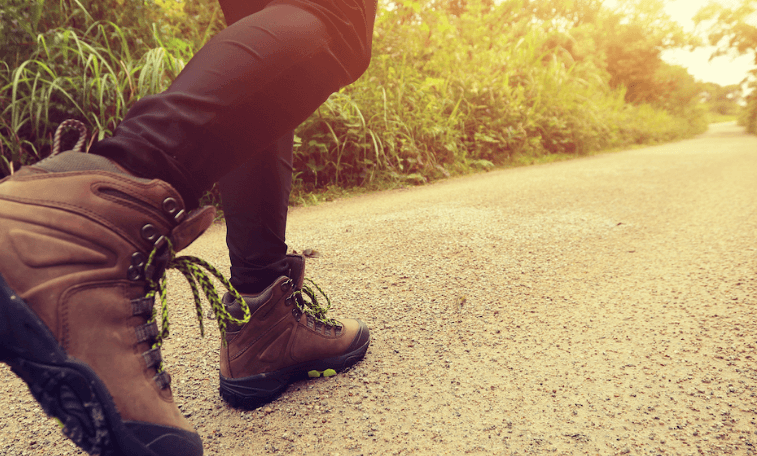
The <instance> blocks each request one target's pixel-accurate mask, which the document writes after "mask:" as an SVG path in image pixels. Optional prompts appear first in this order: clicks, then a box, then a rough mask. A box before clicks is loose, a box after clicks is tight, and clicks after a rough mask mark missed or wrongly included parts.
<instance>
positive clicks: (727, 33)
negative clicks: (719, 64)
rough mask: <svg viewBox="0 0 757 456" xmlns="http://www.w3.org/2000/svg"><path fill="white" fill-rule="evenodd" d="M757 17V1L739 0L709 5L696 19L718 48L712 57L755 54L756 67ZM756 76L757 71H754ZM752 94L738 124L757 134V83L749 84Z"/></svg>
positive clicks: (756, 62)
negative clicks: (756, 22) (756, 21)
mask: <svg viewBox="0 0 757 456" xmlns="http://www.w3.org/2000/svg"><path fill="white" fill-rule="evenodd" d="M756 14H757V0H740V2H738V3H737V4H736V5H734V6H733V7H726V6H723V5H721V4H719V3H710V4H709V5H707V6H705V7H704V8H702V9H701V10H700V11H699V12H698V13H697V15H696V16H695V17H694V21H695V22H696V23H697V24H699V25H706V26H707V28H708V32H709V34H708V38H709V40H710V44H712V45H713V46H717V50H716V51H715V53H714V54H713V57H717V56H720V55H727V54H733V53H735V54H740V55H745V54H752V55H754V59H755V64H757V26H755V25H754V23H755V22H754V19H755V15H756ZM751 74H752V76H755V75H757V69H753V70H752V71H751ZM748 87H749V89H750V92H751V93H750V94H749V95H748V96H747V97H746V106H745V107H744V109H743V110H742V112H741V114H740V117H739V122H740V123H741V124H742V125H745V126H746V127H747V131H749V132H750V133H754V134H757V93H755V90H754V89H755V88H757V82H755V80H754V78H752V80H751V81H749V84H748Z"/></svg>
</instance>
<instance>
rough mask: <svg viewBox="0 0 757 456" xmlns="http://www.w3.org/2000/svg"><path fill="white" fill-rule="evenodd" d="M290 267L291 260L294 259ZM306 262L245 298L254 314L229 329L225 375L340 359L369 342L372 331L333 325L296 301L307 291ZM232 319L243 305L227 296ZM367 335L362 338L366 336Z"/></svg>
mask: <svg viewBox="0 0 757 456" xmlns="http://www.w3.org/2000/svg"><path fill="white" fill-rule="evenodd" d="M289 260H290V263H291V262H292V260H296V259H293V258H291V256H290V258H289ZM303 273H304V260H303V259H302V258H301V257H300V260H299V261H294V265H293V267H292V272H290V276H292V278H289V277H285V276H282V277H280V278H279V279H278V280H276V281H275V282H274V283H273V284H271V285H270V286H269V287H268V288H266V289H265V290H264V291H263V292H262V293H260V294H258V295H254V296H243V298H244V300H245V302H247V305H248V306H249V308H250V311H251V312H252V317H251V318H250V322H249V323H247V324H245V325H243V326H236V325H230V326H229V327H228V329H227V333H226V343H227V344H226V346H223V344H222V347H221V375H222V376H224V377H226V378H244V377H249V376H253V375H258V374H261V373H265V372H274V371H278V370H281V369H285V368H287V367H290V366H293V365H297V364H300V363H305V362H308V361H312V360H316V359H324V358H330V357H334V356H340V355H342V354H344V353H347V352H349V351H351V350H354V349H355V348H357V347H358V346H361V345H363V344H365V343H366V341H367V337H368V334H367V330H363V329H361V323H360V322H359V321H358V320H352V319H345V320H342V321H339V322H337V323H338V324H336V325H330V324H326V323H323V322H322V321H319V320H318V319H316V318H314V317H313V316H312V315H310V314H308V313H305V312H303V311H302V310H301V307H300V306H298V305H297V303H296V297H295V291H296V290H298V289H299V288H300V287H302V283H303V275H304V274H303ZM224 302H225V304H226V305H227V309H228V310H229V312H230V313H231V314H232V315H239V312H240V310H239V303H237V302H235V301H234V300H233V298H232V297H231V296H230V295H226V296H225V297H224ZM363 331H364V332H365V334H362V332H363Z"/></svg>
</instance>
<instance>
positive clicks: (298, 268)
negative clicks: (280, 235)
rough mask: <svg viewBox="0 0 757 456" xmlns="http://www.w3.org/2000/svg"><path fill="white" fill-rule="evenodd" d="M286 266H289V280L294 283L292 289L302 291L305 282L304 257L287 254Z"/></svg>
mask: <svg viewBox="0 0 757 456" xmlns="http://www.w3.org/2000/svg"><path fill="white" fill-rule="evenodd" d="M286 262H287V265H288V266H289V274H288V276H289V278H290V279H292V281H293V282H294V288H295V289H296V290H300V289H302V285H303V283H304V282H305V257H304V256H302V255H299V254H296V253H294V254H292V253H290V254H288V255H287V258H286Z"/></svg>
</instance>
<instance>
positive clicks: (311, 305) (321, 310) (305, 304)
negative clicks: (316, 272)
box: [294, 278, 341, 326]
mask: <svg viewBox="0 0 757 456" xmlns="http://www.w3.org/2000/svg"><path fill="white" fill-rule="evenodd" d="M305 280H306V281H308V282H310V283H311V284H312V285H313V286H314V287H315V289H316V290H318V292H319V293H320V294H321V296H323V297H324V298H326V305H325V306H323V305H321V304H320V303H319V302H318V298H317V296H316V293H315V291H313V289H312V288H310V287H309V286H308V285H303V286H302V288H301V289H300V290H295V292H294V297H295V300H294V301H295V302H296V303H297V307H299V309H300V311H301V312H302V313H305V314H308V315H310V316H311V317H313V318H315V319H316V320H318V321H320V322H322V323H325V324H327V325H329V326H341V325H340V324H339V322H338V321H336V320H334V319H331V318H328V317H327V316H326V312H328V311H329V309H331V299H329V297H328V295H327V294H326V292H324V291H323V290H322V289H321V287H319V286H318V284H317V283H315V282H314V281H313V280H312V279H310V278H305ZM306 297H307V299H305V298H306Z"/></svg>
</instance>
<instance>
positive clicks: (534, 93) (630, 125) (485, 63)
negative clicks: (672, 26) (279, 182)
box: [0, 0, 706, 191]
mask: <svg viewBox="0 0 757 456" xmlns="http://www.w3.org/2000/svg"><path fill="white" fill-rule="evenodd" d="M0 1H5V2H7V4H9V5H12V6H13V8H15V9H12V12H11V13H7V14H6V13H3V14H4V16H2V18H0V19H1V20H0V23H1V24H2V25H1V26H2V27H4V28H3V30H8V29H9V28H12V27H18V25H14V24H18V21H16V22H14V21H11V20H8V18H9V17H11V16H13V17H16V18H18V17H25V18H29V17H31V18H34V19H33V20H31V22H30V24H31V25H29V26H28V27H27V28H25V29H24V32H23V34H24V36H25V38H23V39H21V38H13V39H9V38H7V36H6V38H5V39H6V42H10V41H13V43H11V44H12V46H10V47H9V48H8V49H12V51H8V52H6V54H4V57H3V61H2V65H1V66H0V101H2V103H0V109H2V117H1V118H0V132H2V142H0V154H1V155H2V157H3V165H4V166H3V169H2V173H3V174H8V173H11V172H13V170H14V169H18V167H19V166H21V165H24V164H29V163H33V162H34V161H36V160H38V159H40V158H42V157H44V156H46V155H47V154H48V153H49V152H48V151H49V149H50V145H51V141H52V133H53V131H54V129H55V127H56V126H57V124H58V123H59V122H61V121H62V120H64V119H66V118H69V117H73V118H77V119H80V120H82V121H84V122H85V123H87V124H88V125H89V126H90V128H91V130H93V131H94V133H95V137H97V138H102V137H104V136H107V135H110V134H112V132H113V130H114V129H115V127H116V125H117V124H118V122H119V121H120V120H121V119H122V118H123V116H124V115H125V113H126V112H127V110H128V109H129V107H130V106H131V105H132V104H133V103H134V102H135V101H136V100H138V99H139V98H140V97H142V96H145V95H148V94H151V93H156V92H159V91H162V90H164V89H165V88H166V87H167V86H168V85H169V84H170V82H171V81H172V80H173V78H174V77H175V76H176V75H177V74H178V72H179V71H180V70H181V69H182V68H183V66H184V64H185V63H186V61H187V60H188V59H189V58H191V56H192V54H193V52H194V51H195V50H196V49H199V47H200V46H201V45H202V44H203V43H204V42H205V41H206V40H207V39H208V37H209V36H211V35H212V34H213V33H215V32H216V31H217V30H219V29H220V28H221V27H222V26H223V24H222V18H221V14H220V10H219V9H218V7H217V5H215V3H214V2H211V0H201V1H200V4H202V5H207V8H199V7H198V5H195V4H193V3H192V2H183V3H178V2H176V1H175V0H154V2H149V3H145V2H142V1H137V0H110V1H109V2H99V3H98V2H95V1H94V0H88V1H86V2H85V1H83V0H82V1H81V2H80V1H77V0H73V1H71V2H69V1H67V0H61V1H60V2H59V3H56V4H55V5H56V6H54V7H51V8H49V9H48V8H44V9H40V8H39V5H41V3H29V2H21V1H20V0H0ZM114 4H118V5H120V6H119V8H115V7H113V6H114ZM21 5H26V6H21ZM35 5H37V6H35ZM107 5H110V7H111V8H110V9H112V10H113V11H111V10H110V9H109V8H107V7H106V6H107ZM440 5H442V6H440ZM443 5H446V4H445V3H440V4H433V3H428V2H424V3H421V2H419V1H413V0H404V1H397V2H394V3H392V4H391V5H389V6H385V7H384V8H382V9H381V10H380V14H379V17H378V18H377V24H376V29H375V34H374V57H373V60H372V63H371V65H370V67H369V69H368V70H367V72H366V74H365V75H364V76H363V77H362V78H361V79H360V80H359V81H357V82H356V83H355V84H353V85H351V86H349V87H346V88H344V89H342V90H341V91H339V92H338V93H335V94H334V95H332V96H331V97H330V98H329V99H328V100H327V101H326V103H324V104H323V105H322V106H321V107H320V108H319V109H318V110H317V111H316V112H315V113H314V114H313V115H312V116H311V117H310V118H309V119H307V120H306V121H305V122H304V123H303V124H302V125H301V126H300V127H299V128H298V129H297V131H296V135H297V137H296V148H295V156H294V158H295V185H296V188H297V189H298V191H312V190H315V189H319V188H324V187H330V186H340V187H354V186H372V185H385V184H386V183H395V184H396V183H400V184H402V183H407V184H418V183H424V182H428V181H429V180H433V179H437V178H441V177H445V176H450V175H454V174H463V173H468V172H473V171H476V170H481V169H488V168H491V167H492V166H496V165H502V164H507V163H510V162H513V161H520V160H522V159H523V158H524V157H539V156H544V155H550V154H585V153H589V152H592V151H597V150H601V149H606V148H614V147H622V146H626V145H632V144H646V143H655V142H660V141H667V140H672V139H676V138H681V137H686V136H691V135H692V134H696V133H698V132H700V131H703V130H704V128H706V122H705V120H704V119H705V117H704V113H703V112H702V110H701V109H699V108H698V107H697V106H696V104H694V103H693V102H691V101H689V102H685V103H684V102H683V101H679V102H678V105H674V106H669V107H667V108H666V109H662V108H661V107H659V106H652V105H633V104H629V103H627V102H626V101H625V99H624V98H625V91H624V90H623V89H622V88H620V89H612V88H610V86H609V84H608V81H609V75H608V73H607V72H606V71H605V69H604V67H603V63H602V57H601V56H597V55H594V54H593V53H592V49H593V48H594V47H595V43H594V41H593V40H594V38H593V36H594V34H593V33H592V29H591V27H592V26H591V24H586V25H579V26H576V27H573V28H571V29H569V30H565V29H564V28H561V27H559V26H555V24H552V23H550V22H548V21H543V20H535V19H534V17H533V16H531V15H529V14H530V13H527V11H526V10H525V9H524V8H523V2H522V1H521V0H508V1H502V2H499V3H497V4H494V3H490V2H487V1H486V0H470V1H468V2H467V3H465V2H463V3H460V4H457V7H456V8H455V9H454V11H450V10H449V9H445V7H443ZM461 5H465V7H464V8H463V7H462V6H461ZM35 8H37V9H35ZM88 8H89V9H88ZM90 10H91V11H90ZM4 11H11V9H10V8H7V9H6V10H4ZM56 14H57V16H56ZM14 20H15V19H14ZM41 24H44V26H42V25H41ZM53 24H57V25H56V26H55V27H52V28H48V27H49V26H51V25H53ZM116 24H118V25H116ZM9 40H10V41H9ZM14 40H15V41H14ZM677 71H678V70H675V69H671V70H670V71H669V72H668V74H669V75H673V76H670V77H669V79H671V78H673V79H674V76H675V75H676V74H678V73H676V72H677ZM671 80H672V79H671ZM682 87H683V86H682ZM686 87H688V86H686ZM686 90H690V87H689V88H687V89H686ZM681 93H683V92H681ZM687 93H688V92H687ZM686 96H688V95H686ZM681 99H682V100H683V99H690V98H685V97H684V98H681ZM686 103H687V104H686Z"/></svg>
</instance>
